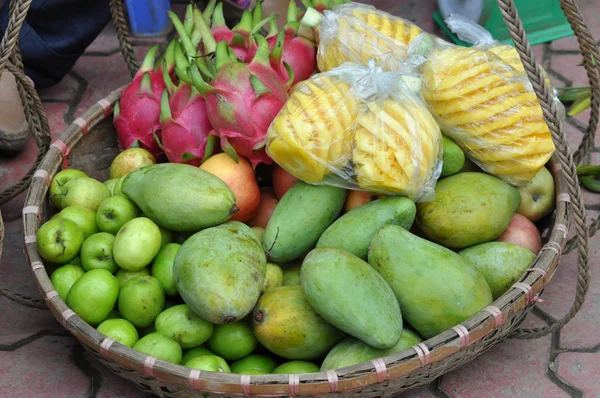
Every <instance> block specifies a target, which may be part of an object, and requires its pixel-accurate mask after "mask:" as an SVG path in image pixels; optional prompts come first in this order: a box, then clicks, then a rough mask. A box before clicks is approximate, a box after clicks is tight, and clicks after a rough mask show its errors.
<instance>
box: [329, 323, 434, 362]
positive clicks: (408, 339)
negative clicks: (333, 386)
mask: <svg viewBox="0 0 600 398" xmlns="http://www.w3.org/2000/svg"><path fill="white" fill-rule="evenodd" d="M422 341H423V339H422V338H421V336H419V335H418V334H417V333H415V332H413V331H412V330H409V329H406V328H404V330H402V336H401V337H400V340H399V341H398V344H396V345H395V346H393V347H392V348H390V349H387V350H378V349H377V348H373V347H371V346H370V345H368V344H366V343H364V342H363V341H360V340H359V339H357V338H356V337H352V336H348V337H346V338H345V339H344V340H342V341H340V342H339V343H338V344H336V346H335V347H333V348H332V349H331V351H329V354H327V356H326V357H325V359H324V360H323V363H322V364H321V371H326V370H331V369H339V368H343V367H346V366H352V365H357V364H359V363H363V362H367V361H370V360H372V359H375V358H383V357H386V356H388V355H392V354H394V353H396V352H400V351H403V350H406V349H407V348H410V347H412V346H414V345H416V344H419V343H420V342H422Z"/></svg>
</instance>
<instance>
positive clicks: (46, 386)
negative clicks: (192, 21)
mask: <svg viewBox="0 0 600 398" xmlns="http://www.w3.org/2000/svg"><path fill="white" fill-rule="evenodd" d="M372 3H373V4H375V3H376V5H377V6H378V7H379V8H382V9H388V10H389V11H391V12H392V13H395V14H397V15H402V16H404V17H406V18H408V19H412V20H414V21H416V22H417V23H418V24H419V25H420V26H422V27H423V28H424V29H426V30H428V31H430V32H433V31H435V29H434V27H433V24H432V22H431V18H430V16H431V13H432V12H433V11H434V10H435V2H434V1H432V0H428V1H421V2H417V1H398V2H388V1H376V2H372ZM391 3H393V4H396V5H394V6H392V7H391V8H390V4H391ZM578 4H579V6H580V7H581V8H582V10H583V11H584V15H585V17H586V22H587V23H588V25H589V26H590V28H591V30H592V33H593V34H594V36H595V37H596V38H597V39H598V38H600V19H599V18H598V17H597V16H598V15H600V14H599V12H600V3H598V2H597V1H595V0H580V1H578ZM137 44H138V47H137V49H138V55H139V56H140V57H141V55H142V54H143V53H144V52H145V51H146V50H147V49H148V46H149V45H150V44H151V43H149V42H148V41H140V42H138V43H137ZM535 51H536V55H537V57H538V59H539V60H540V61H542V62H543V65H544V67H546V68H547V69H548V70H549V73H550V76H551V78H552V80H553V82H554V83H555V84H556V85H559V86H560V85H567V86H571V85H575V86H576V85H584V84H586V77H585V73H584V71H583V68H582V67H580V66H577V64H578V63H579V61H580V56H579V54H578V51H577V43H576V40H575V39H574V38H572V37H571V38H566V39H561V40H558V41H556V42H553V43H547V44H543V45H540V46H537V47H536V48H535ZM128 80H129V75H128V73H127V69H126V67H125V64H124V63H123V60H122V58H121V55H120V53H119V50H118V43H117V40H116V38H115V34H114V28H113V27H112V26H108V27H107V28H106V30H105V31H104V32H103V33H102V34H101V35H100V36H99V37H98V39H97V40H96V41H95V42H94V43H93V44H92V45H91V46H90V47H89V49H88V51H87V53H86V54H85V55H84V56H83V57H82V58H81V59H80V60H79V62H77V64H76V65H75V67H74V68H73V70H72V71H71V72H70V73H69V74H68V76H66V77H65V78H64V80H63V81H62V82H61V83H60V84H58V85H57V86H55V87H53V88H51V89H47V90H43V91H42V92H41V93H40V94H41V96H42V99H43V103H44V107H45V109H46V112H47V113H48V118H49V120H50V125H51V128H52V135H53V138H54V139H55V138H56V137H58V135H59V134H60V133H61V132H62V130H63V129H64V127H65V126H66V125H67V124H69V123H71V122H72V121H73V119H74V118H75V117H76V116H78V115H79V114H81V113H82V112H83V111H84V110H85V109H87V108H88V107H89V106H90V105H91V104H93V103H94V102H95V101H97V100H99V99H100V98H102V97H103V96H104V95H105V94H107V93H108V92H110V91H111V90H113V89H115V88H117V87H119V86H121V85H123V84H126V83H127V82H128ZM585 116H587V114H584V115H583V116H580V117H577V118H575V119H572V120H569V121H568V123H567V126H566V127H567V130H568V133H569V141H570V144H571V146H575V145H577V144H578V143H579V140H580V139H581V136H582V131H584V130H585V129H584V127H585ZM36 153H37V152H36V148H35V144H34V143H33V141H32V142H31V143H30V145H29V147H28V149H27V151H26V152H25V153H23V154H22V155H20V156H19V157H17V158H14V159H0V190H2V189H5V188H6V187H7V186H9V185H10V184H12V183H14V182H15V181H17V180H18V179H19V178H20V177H21V176H22V175H24V174H25V173H26V171H27V170H28V168H29V165H30V164H31V162H32V161H33V159H34V158H35V155H36ZM592 161H594V162H595V163H598V162H599V161H600V145H599V142H598V140H597V141H596V148H595V152H594V153H593V154H592ZM584 195H585V201H586V204H587V208H588V212H589V213H588V215H589V216H590V217H593V218H596V217H597V215H598V212H599V211H600V197H599V196H598V195H595V194H590V193H585V194H584ZM23 199H24V195H21V196H19V197H18V198H16V199H15V200H13V201H11V202H9V203H7V204H6V205H4V206H3V207H2V209H1V210H2V214H3V216H4V221H5V224H6V237H5V242H4V253H3V256H2V264H1V266H0V281H1V282H2V283H3V284H5V285H7V286H10V287H12V288H13V289H15V290H17V291H20V292H22V293H24V294H27V295H30V296H36V297H39V292H38V291H37V288H36V287H35V284H34V282H33V280H32V278H31V274H30V272H29V268H28V267H27V264H26V259H25V256H24V254H23V234H22V222H21V209H22V203H23ZM591 250H592V255H591V266H592V275H593V281H592V285H591V287H590V291H589V293H588V296H587V300H586V302H585V304H584V306H583V308H582V310H581V312H580V313H579V315H578V316H577V317H576V318H575V319H574V320H573V321H572V322H571V323H570V324H568V325H567V326H566V327H565V328H563V330H561V331H559V332H557V333H555V334H554V335H552V336H548V337H545V338H542V339H538V340H533V341H523V340H505V341H504V342H502V343H501V344H498V345H497V346H495V347H494V348H492V349H491V350H490V351H488V352H487V353H486V354H484V355H483V356H481V357H479V358H478V359H476V360H474V361H473V362H472V363H470V364H469V365H467V366H464V367H463V368H461V369H459V370H456V371H454V372H452V373H449V374H447V375H444V376H443V377H442V378H441V379H439V380H437V381H436V382H434V383H433V384H431V385H429V386H427V387H426V388H421V389H417V390H414V391H411V392H408V393H406V394H404V395H403V397H405V398H408V397H410V398H425V397H427V398H429V397H454V398H481V397H508V396H511V397H527V398H554V397H556V398H561V397H568V396H572V397H600V382H598V375H599V374H600V355H598V352H599V350H600V333H599V331H600V279H599V278H600V277H599V276H598V271H600V270H599V268H598V265H599V264H600V235H599V236H596V237H594V238H592V240H591ZM575 278H576V256H575V254H574V253H571V254H568V255H566V256H564V260H563V261H562V264H561V267H560V268H559V269H558V271H557V273H556V274H555V276H554V278H553V279H552V282H551V283H550V285H549V286H548V287H547V288H546V290H545V293H544V295H543V299H544V302H543V303H541V304H540V305H539V310H538V311H536V312H535V313H533V314H531V315H530V316H529V318H528V319H527V320H526V325H529V326H536V325H537V326H539V325H542V324H544V321H543V319H553V318H556V317H559V316H561V314H563V313H564V312H565V311H566V310H567V309H568V308H569V306H570V304H571V303H572V300H573V297H574V291H575V290H574V286H575ZM144 396H146V394H143V393H141V392H139V391H138V390H137V389H136V387H135V386H134V385H132V384H130V383H128V382H126V381H124V380H122V379H121V378H119V377H117V376H115V375H113V374H112V373H111V372H110V371H108V370H107V369H106V368H104V367H103V366H102V365H100V364H99V363H98V362H96V361H95V360H94V359H92V358H91V357H89V356H88V354H86V353H85V352H84V350H83V349H82V347H81V346H80V345H79V344H78V343H77V342H76V340H75V339H74V338H73V337H71V336H70V335H69V334H68V333H67V332H66V331H65V330H64V329H62V328H61V326H60V324H59V323H58V322H57V321H56V320H55V319H54V318H53V317H52V315H51V314H50V313H49V312H48V311H42V310H37V309H29V308H26V307H23V306H20V305H18V304H15V303H13V302H10V301H8V300H7V299H5V298H3V297H0V397H25V398H29V397H48V398H54V397H74V398H75V397H76V398H79V397H107V398H108V397H132V398H137V397H144Z"/></svg>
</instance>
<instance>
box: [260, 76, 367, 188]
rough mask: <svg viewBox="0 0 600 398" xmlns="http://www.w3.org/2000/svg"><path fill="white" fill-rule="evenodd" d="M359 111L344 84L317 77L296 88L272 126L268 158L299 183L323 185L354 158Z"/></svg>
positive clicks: (349, 87)
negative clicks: (326, 179) (334, 172)
mask: <svg viewBox="0 0 600 398" xmlns="http://www.w3.org/2000/svg"><path fill="white" fill-rule="evenodd" d="M358 106H359V104H358V99H356V98H355V97H354V96H353V95H351V86H350V85H349V84H348V83H346V82H345V81H344V80H342V79H340V78H338V77H330V76H327V75H314V76H313V77H312V78H310V79H309V80H306V81H304V82H302V83H300V84H299V85H298V86H297V87H296V88H295V89H294V91H293V92H292V94H291V95H290V98H289V99H288V101H287V102H286V104H285V105H284V107H283V108H282V109H281V111H280V112H279V114H278V115H277V117H275V119H274V120H273V122H272V123H271V126H270V128H269V130H268V132H267V153H268V154H269V156H270V157H271V158H272V159H273V160H274V161H275V162H277V163H278V164H279V165H280V166H281V167H283V168H284V169H285V170H287V171H288V172H289V173H291V174H292V175H294V176H296V177H297V178H300V179H301V180H303V181H305V182H309V183H311V182H312V183H315V182H320V181H322V180H323V178H324V177H325V176H326V175H328V174H331V173H332V172H333V171H332V169H333V170H335V169H340V168H343V167H344V166H345V165H346V164H347V163H348V161H349V160H350V158H351V156H352V136H353V132H354V124H355V122H356V117H357V115H358Z"/></svg>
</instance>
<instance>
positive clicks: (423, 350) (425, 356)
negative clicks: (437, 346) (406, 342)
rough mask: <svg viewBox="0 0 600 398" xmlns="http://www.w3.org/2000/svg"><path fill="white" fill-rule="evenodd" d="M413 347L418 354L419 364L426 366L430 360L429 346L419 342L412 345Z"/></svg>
mask: <svg viewBox="0 0 600 398" xmlns="http://www.w3.org/2000/svg"><path fill="white" fill-rule="evenodd" d="M413 348H414V349H415V351H416V352H417V355H418V356H419V361H420V362H421V366H427V365H428V364H429V363H430V362H431V353H430V352H429V348H427V346H426V345H425V343H419V344H417V345H414V346H413Z"/></svg>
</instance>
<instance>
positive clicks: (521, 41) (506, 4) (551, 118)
mask: <svg viewBox="0 0 600 398" xmlns="http://www.w3.org/2000/svg"><path fill="white" fill-rule="evenodd" d="M567 4H569V5H570V6H571V7H569V8H567V7H566V5H567ZM498 5H499V6H500V12H501V13H502V16H503V18H504V21H505V23H506V26H507V27H508V30H509V31H510V35H511V37H512V39H513V42H514V43H515V48H516V50H517V52H518V53H519V57H520V58H521V62H522V63H523V67H524V68H525V71H526V72H527V76H528V77H529V80H530V81H531V83H532V85H533V89H534V91H535V94H536V96H537V98H538V100H539V102H540V105H541V107H542V111H543V113H544V119H545V121H546V124H547V125H548V128H549V129H550V132H551V133H552V139H553V140H554V143H555V146H556V149H557V155H558V159H559V162H560V164H561V166H562V171H561V172H562V173H563V175H564V178H565V181H566V183H567V187H568V189H569V195H570V197H571V202H570V207H571V211H572V213H573V216H574V218H575V226H576V238H577V241H576V242H577V249H578V252H579V253H578V257H577V270H578V276H577V293H576V297H575V301H574V302H573V305H572V306H571V309H570V310H569V312H568V313H567V314H565V316H563V317H562V318H561V319H560V320H558V321H557V322H555V323H553V324H552V325H549V326H546V327H541V328H533V329H516V330H515V331H513V333H512V334H511V336H510V337H512V338H520V339H534V338H538V337H542V336H545V335H547V334H549V333H552V332H553V331H555V330H557V329H559V328H561V327H563V326H564V325H565V324H567V323H568V322H569V321H570V320H571V319H572V318H573V317H574V316H575V314H577V312H578V311H579V309H580V308H581V306H582V304H583V301H584V299H585V295H586V293H587V291H588V287H589V283H590V269H589V231H588V227H587V224H586V217H585V207H584V203H583V199H582V197H581V191H580V187H579V180H578V178H577V171H576V166H575V162H574V160H573V155H572V154H571V152H570V150H569V146H568V142H567V139H566V136H565V132H564V129H563V126H562V123H561V121H560V118H559V115H558V110H557V108H556V104H555V103H554V101H553V98H552V95H551V93H550V90H549V88H548V86H547V85H546V82H545V81H544V76H543V74H542V71H541V68H540V66H539V65H538V63H537V62H536V61H535V57H534V55H533V51H532V50H531V46H530V45H529V41H528V40H527V36H526V34H525V30H524V29H523V23H522V21H521V19H520V18H519V14H518V12H517V8H516V7H515V4H514V1H513V0H498ZM561 5H562V6H563V9H564V10H565V14H566V15H567V18H570V19H569V22H570V23H571V24H572V25H573V24H574V23H577V22H574V19H573V16H572V14H575V13H578V12H579V11H578V10H577V6H576V5H575V4H574V2H573V1H572V0H561ZM573 7H574V8H573ZM567 10H568V11H567ZM575 31H576V32H577V30H575ZM581 32H582V31H581V30H579V33H581ZM588 33H589V32H588ZM580 43H581V41H580ZM582 52H583V53H584V54H585V53H587V55H588V56H589V50H587V47H582ZM585 62H587V61H585ZM595 99H596V101H597V100H598V98H595Z"/></svg>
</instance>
